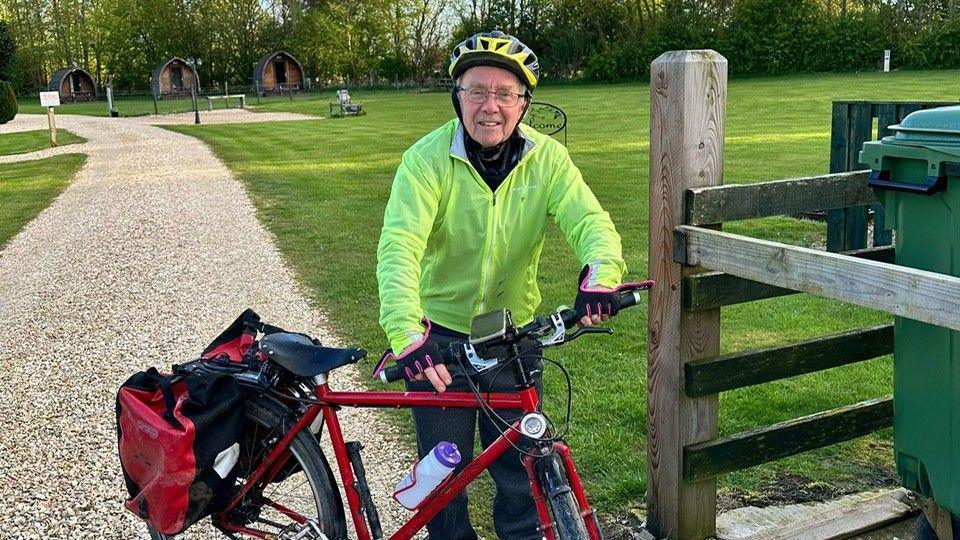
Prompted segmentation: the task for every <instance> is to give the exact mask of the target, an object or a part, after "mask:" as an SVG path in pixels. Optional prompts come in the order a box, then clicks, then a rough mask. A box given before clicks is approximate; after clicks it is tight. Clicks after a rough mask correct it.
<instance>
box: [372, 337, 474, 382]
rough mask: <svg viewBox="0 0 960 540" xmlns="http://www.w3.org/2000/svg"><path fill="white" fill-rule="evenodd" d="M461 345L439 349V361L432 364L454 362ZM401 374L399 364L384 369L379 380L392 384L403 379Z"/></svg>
mask: <svg viewBox="0 0 960 540" xmlns="http://www.w3.org/2000/svg"><path fill="white" fill-rule="evenodd" d="M460 347H461V345H460V344H459V343H458V342H453V343H451V344H450V345H448V346H446V347H443V348H442V349H440V360H439V361H438V362H434V364H450V363H453V362H455V361H456V359H457V351H458V350H459V348H460ZM405 378H406V377H404V374H403V368H402V367H400V365H399V364H394V365H392V366H390V367H388V368H385V369H384V370H383V371H381V372H380V380H381V381H383V382H385V383H392V382H394V381H401V380H403V379H405Z"/></svg>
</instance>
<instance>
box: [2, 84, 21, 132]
mask: <svg viewBox="0 0 960 540" xmlns="http://www.w3.org/2000/svg"><path fill="white" fill-rule="evenodd" d="M17 109H18V107H17V95H16V94H14V93H13V85H12V84H10V83H8V82H7V81H0V124H6V123H7V122H9V121H11V120H13V117H14V116H16V115H17Z"/></svg>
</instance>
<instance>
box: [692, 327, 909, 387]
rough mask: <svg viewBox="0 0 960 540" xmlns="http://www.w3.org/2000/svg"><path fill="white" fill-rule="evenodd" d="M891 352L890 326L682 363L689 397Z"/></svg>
mask: <svg viewBox="0 0 960 540" xmlns="http://www.w3.org/2000/svg"><path fill="white" fill-rule="evenodd" d="M891 353H893V325H892V324H885V325H882V326H875V327H873V328H864V329H861V330H853V331H850V332H844V333H842V334H836V335H833V336H827V337H820V338H816V339H811V340H807V341H802V342H800V343H794V344H792V345H787V346H785V347H773V348H769V349H763V350H759V351H748V352H745V353H737V354H730V355H726V356H720V357H717V358H705V359H703V360H697V361H695V362H690V363H688V364H687V365H686V366H685V377H684V380H685V382H686V388H685V390H686V392H687V395H688V396H691V397H697V396H706V395H709V394H716V393H717V392H725V391H727V390H735V389H737V388H744V387H746V386H753V385H755V384H760V383H765V382H770V381H776V380H780V379H786V378H787V377H794V376H797V375H803V374H804V373H813V372H815V371H823V370H825V369H830V368H834V367H838V366H845V365H847V364H852V363H854V362H862V361H864V360H869V359H871V358H877V357H878V356H884V355H887V354H891Z"/></svg>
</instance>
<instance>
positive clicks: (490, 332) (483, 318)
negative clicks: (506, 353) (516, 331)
mask: <svg viewBox="0 0 960 540" xmlns="http://www.w3.org/2000/svg"><path fill="white" fill-rule="evenodd" d="M509 320H510V312H509V311H507V310H506V309H503V308H501V309H497V310H494V311H491V312H489V313H484V314H483V315H477V316H476V317H474V318H473V322H472V323H470V343H472V344H474V345H479V344H481V343H486V342H488V341H490V340H493V339H497V338H500V337H503V335H504V334H505V333H506V332H507V323H508V321H509Z"/></svg>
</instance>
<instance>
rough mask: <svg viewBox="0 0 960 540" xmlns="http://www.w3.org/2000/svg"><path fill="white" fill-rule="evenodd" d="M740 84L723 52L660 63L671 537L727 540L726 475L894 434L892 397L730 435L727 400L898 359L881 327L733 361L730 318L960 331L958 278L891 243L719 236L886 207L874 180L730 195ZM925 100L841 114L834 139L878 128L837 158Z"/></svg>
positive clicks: (653, 472) (812, 181) (656, 233)
mask: <svg viewBox="0 0 960 540" xmlns="http://www.w3.org/2000/svg"><path fill="white" fill-rule="evenodd" d="M726 86H727V62H726V60H725V59H724V58H723V57H722V56H720V55H719V54H717V53H716V52H714V51H673V52H668V53H664V54H663V55H661V56H660V57H659V58H657V59H656V60H655V61H654V62H653V64H652V65H651V100H650V107H651V113H650V209H649V210H650V211H649V215H650V231H649V234H650V243H649V250H650V252H649V265H650V275H651V278H652V279H654V280H656V281H657V286H656V287H655V288H654V289H653V290H652V291H651V295H650V304H649V319H648V324H649V328H648V330H649V335H648V367H647V376H648V377H647V410H648V426H647V465H648V489H647V514H648V520H647V526H648V528H649V529H650V530H651V532H652V533H653V534H655V535H656V536H657V537H668V538H680V539H700V538H707V537H709V536H712V535H713V534H714V532H715V525H716V477H717V476H718V475H721V474H724V473H727V472H731V471H736V470H739V469H743V468H746V467H751V466H754V465H758V464H760V463H764V462H767V461H771V460H775V459H780V458H783V457H786V456H789V455H793V454H797V453H800V452H804V451H807V450H812V449H815V448H820V447H823V446H827V445H831V444H835V443H838V442H841V441H845V440H849V439H852V438H855V437H860V436H862V435H866V434H868V433H870V432H872V431H875V430H877V429H881V428H885V427H889V426H891V425H892V418H893V402H892V398H891V397H890V396H882V397H878V398H876V399H871V400H868V401H864V402H861V403H857V404H853V405H849V406H845V407H841V408H838V409H834V410H830V411H824V412H820V413H817V414H813V415H809V416H805V417H802V418H797V419H794V420H790V421H787V422H782V423H779V424H774V425H771V426H766V427H763V428H760V429H756V430H752V431H748V432H744V433H739V434H736V435H733V436H730V437H724V438H718V437H717V403H718V399H717V396H718V393H719V392H723V391H727V390H733V389H737V388H743V387H746V386H751V385H755V384H761V383H765V382H770V381H775V380H779V379H784V378H787V377H793V376H796V375H801V374H804V373H812V372H816V371H820V370H824V369H829V368H833V367H837V366H842V365H846V364H851V363H854V362H860V361H863V360H867V359H871V358H876V357H878V356H883V355H887V354H890V353H892V352H893V326H892V325H882V326H876V327H872V328H864V329H860V330H855V331H851V332H844V333H841V334H836V335H831V336H825V337H820V338H817V339H812V340H808V341H804V342H800V343H794V344H791V345H787V346H783V347H776V348H770V349H764V350H759V351H749V352H743V353H738V354H732V355H725V356H720V355H719V339H720V307H722V306H726V305H731V304H737V303H741V302H748V301H753V300H760V299H764V298H771V297H775V296H782V295H787V294H794V293H796V292H807V293H812V294H816V295H819V296H823V297H827V298H833V299H837V300H841V301H843V302H847V303H851V304H856V305H860V306H865V307H869V308H873V309H879V310H882V311H886V312H889V313H893V314H896V315H900V316H904V317H909V318H911V319H916V320H920V321H924V322H928V323H931V324H935V325H939V326H945V327H949V328H953V329H957V330H960V279H958V278H954V277H950V276H945V275H942V274H936V273H932V272H925V271H922V270H916V269H912V268H906V267H900V266H896V265H894V264H892V263H893V253H894V252H893V248H892V247H891V246H878V247H873V248H869V249H865V248H862V246H860V247H861V249H850V250H846V251H845V252H843V253H831V252H829V251H820V250H814V249H807V248H801V247H796V246H790V245H785V244H779V243H775V242H769V241H765V240H759V239H755V238H748V237H744V236H740V235H735V234H730V233H725V232H722V231H721V230H720V228H721V224H722V223H723V222H726V221H734V220H742V219H753V218H760V217H767V216H775V215H795V214H798V213H803V212H811V211H816V210H825V209H833V208H851V207H853V208H858V207H859V208H866V207H867V205H872V204H874V203H875V202H876V201H875V199H874V195H873V193H872V191H871V190H870V189H869V188H868V187H867V185H866V178H867V172H866V171H853V172H842V173H835V174H828V175H823V176H816V177H809V178H795V179H788V180H780V181H774V182H765V183H760V184H750V185H731V186H723V185H722V183H723V134H724V114H725V107H726ZM925 105H931V104H920V105H908V104H895V103H880V104H870V103H852V102H841V103H840V104H837V105H835V106H834V113H835V116H834V128H835V130H836V128H837V125H838V122H837V118H838V115H841V114H847V115H848V118H853V121H852V122H850V123H848V124H847V125H852V126H854V129H855V130H862V129H863V128H864V126H867V125H868V122H867V121H865V120H863V119H864V118H869V126H871V127H870V129H866V130H865V131H857V133H855V135H856V136H855V137H853V138H850V137H848V138H847V139H843V137H840V138H838V137H836V135H837V133H836V132H835V133H834V135H835V136H834V138H833V142H834V148H833V150H836V152H838V153H837V154H834V155H840V154H839V152H840V150H839V149H840V148H842V149H844V152H845V154H843V155H844V156H845V157H844V160H845V161H844V162H843V166H844V167H849V166H850V165H851V163H856V153H854V152H853V148H852V142H851V141H856V140H860V139H861V135H863V134H864V133H866V134H867V135H866V137H869V134H870V130H871V129H872V125H873V124H872V122H873V120H872V119H873V117H874V116H878V117H880V118H881V120H880V124H881V125H882V126H883V128H882V130H881V133H880V134H881V135H884V134H885V133H883V131H884V130H885V129H886V125H885V124H886V123H887V122H890V123H895V122H896V120H895V121H892V122H891V121H890V119H891V118H896V119H897V120H899V119H900V118H902V116H903V115H905V114H906V113H907V112H909V111H911V110H916V109H917V108H922V107H923V106H925ZM844 111H846V112H844ZM850 111H852V113H851V112H850ZM868 112H869V115H870V116H867V113H868ZM875 113H877V114H875ZM851 114H852V116H849V115H851ZM844 129H847V128H844ZM838 141H839V142H838ZM840 143H843V144H842V145H841V144H840ZM860 144H862V140H861V142H860V143H858V145H860ZM850 159H853V160H854V161H853V162H851V161H849V160H850ZM835 166H836V167H839V166H840V161H839V158H837V161H836V163H832V164H831V168H834V167H835ZM853 213H854V212H848V213H847V214H846V215H844V216H843V219H844V220H845V221H844V223H845V226H847V225H848V224H849V223H850V222H852V221H854V220H853V217H851V216H852V214H853ZM863 216H864V219H865V217H866V212H865V211H864V213H863ZM854 217H855V216H854ZM864 223H865V221H864ZM864 230H865V229H864ZM842 247H847V246H842Z"/></svg>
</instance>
